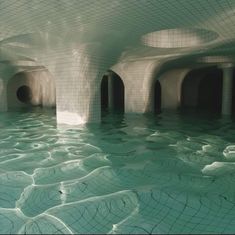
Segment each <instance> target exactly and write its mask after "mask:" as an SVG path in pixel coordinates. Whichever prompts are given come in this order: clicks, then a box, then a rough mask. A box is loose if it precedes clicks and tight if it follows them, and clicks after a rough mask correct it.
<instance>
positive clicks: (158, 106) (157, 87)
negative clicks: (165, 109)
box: [154, 80, 162, 114]
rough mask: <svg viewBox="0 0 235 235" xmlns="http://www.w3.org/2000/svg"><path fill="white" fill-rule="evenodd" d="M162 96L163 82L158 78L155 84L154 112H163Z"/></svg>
mask: <svg viewBox="0 0 235 235" xmlns="http://www.w3.org/2000/svg"><path fill="white" fill-rule="evenodd" d="M161 96H162V89H161V84H160V82H159V81H158V80H156V81H155V85H154V113H156V114H159V113H161Z"/></svg>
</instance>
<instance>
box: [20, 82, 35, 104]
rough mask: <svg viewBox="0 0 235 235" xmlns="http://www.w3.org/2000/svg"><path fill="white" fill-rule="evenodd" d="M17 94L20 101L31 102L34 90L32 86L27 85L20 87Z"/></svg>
mask: <svg viewBox="0 0 235 235" xmlns="http://www.w3.org/2000/svg"><path fill="white" fill-rule="evenodd" d="M16 95H17V98H18V100H19V101H21V102H23V103H26V104H28V103H30V102H31V100H32V91H31V89H30V87H28V86H25V85H24V86H21V87H19V88H18V90H17V92H16Z"/></svg>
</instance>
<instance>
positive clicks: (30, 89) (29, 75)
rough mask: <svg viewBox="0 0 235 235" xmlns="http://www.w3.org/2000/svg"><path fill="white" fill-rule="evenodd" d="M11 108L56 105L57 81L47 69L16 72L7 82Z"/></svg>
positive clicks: (52, 106) (8, 101)
mask: <svg viewBox="0 0 235 235" xmlns="http://www.w3.org/2000/svg"><path fill="white" fill-rule="evenodd" d="M7 104H8V108H9V109H15V108H20V107H38V106H40V107H49V108H55V107H56V92H55V81H54V79H53V77H52V76H51V74H50V73H49V72H48V71H47V70H46V69H45V70H42V69H41V70H38V71H37V70H35V71H24V72H19V73H17V74H15V75H14V76H13V77H12V78H11V79H10V80H9V81H8V83H7Z"/></svg>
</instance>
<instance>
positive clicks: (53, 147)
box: [0, 112, 235, 234]
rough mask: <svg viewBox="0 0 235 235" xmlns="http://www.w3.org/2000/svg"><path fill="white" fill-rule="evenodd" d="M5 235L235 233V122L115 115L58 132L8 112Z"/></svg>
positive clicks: (32, 117) (1, 169)
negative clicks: (18, 234) (60, 234)
mask: <svg viewBox="0 0 235 235" xmlns="http://www.w3.org/2000/svg"><path fill="white" fill-rule="evenodd" d="M0 123H1V124H0V125H1V132H0V153H1V155H0V178H1V179H0V232H1V234H10V233H20V234H22V233H27V234H33V233H34V234H35V233H44V234H45V233H46V234H50V233H54V234H58V233H66V234H72V233H234V232H235V210H234V206H235V197H234V196H235V188H234V183H235V177H234V176H235V145H234V141H235V135H234V133H235V127H234V123H233V122H231V121H229V120H224V119H220V118H195V117H194V118H193V117H191V116H187V117H186V116H184V117H183V116H180V115H169V116H168V115H163V116H160V117H158V118H156V117H152V116H150V117H148V116H135V115H129V116H125V117H124V118H123V119H122V117H121V116H116V117H114V116H111V115H108V116H106V117H105V118H104V119H103V122H102V124H97V125H89V126H83V127H82V126H81V127H79V128H76V129H73V128H72V127H70V129H59V128H58V129H57V127H56V124H55V117H54V116H53V115H52V114H50V113H46V112H34V113H30V112H29V113H20V112H18V113H6V114H1V115H0Z"/></svg>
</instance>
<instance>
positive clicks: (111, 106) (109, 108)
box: [100, 70, 125, 113]
mask: <svg viewBox="0 0 235 235" xmlns="http://www.w3.org/2000/svg"><path fill="white" fill-rule="evenodd" d="M100 92H101V113H104V112H117V113H124V111H125V86H124V82H123V80H122V79H121V77H120V76H119V75H118V74H116V73H115V72H113V71H112V70H108V72H107V74H105V75H104V76H103V78H102V80H101V86H100Z"/></svg>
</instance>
